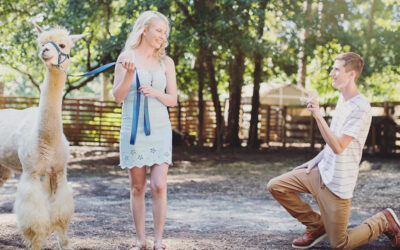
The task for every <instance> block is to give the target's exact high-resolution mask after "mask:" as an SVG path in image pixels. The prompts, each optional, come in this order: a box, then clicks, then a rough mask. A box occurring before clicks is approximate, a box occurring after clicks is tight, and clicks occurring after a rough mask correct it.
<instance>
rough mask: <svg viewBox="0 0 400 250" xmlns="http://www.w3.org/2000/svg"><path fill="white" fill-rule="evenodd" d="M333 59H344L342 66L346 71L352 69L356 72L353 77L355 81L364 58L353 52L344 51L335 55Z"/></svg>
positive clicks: (359, 73)
mask: <svg viewBox="0 0 400 250" xmlns="http://www.w3.org/2000/svg"><path fill="white" fill-rule="evenodd" d="M335 60H342V61H344V67H345V69H346V72H349V71H351V70H354V71H355V72H356V78H355V79H354V81H357V79H358V78H359V77H360V75H361V72H362V70H363V67H364V60H363V59H362V57H361V56H360V55H359V54H357V53H354V52H346V53H343V54H340V55H337V56H336V57H335Z"/></svg>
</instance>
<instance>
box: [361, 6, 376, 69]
mask: <svg viewBox="0 0 400 250" xmlns="http://www.w3.org/2000/svg"><path fill="white" fill-rule="evenodd" d="M376 3H377V1H376V0H372V3H371V9H370V11H369V17H368V28H367V33H366V35H367V37H366V48H365V50H366V51H365V56H364V62H365V63H364V65H367V67H368V65H369V64H368V61H369V55H370V54H371V53H370V50H371V38H372V31H373V26H374V15H375V7H376Z"/></svg>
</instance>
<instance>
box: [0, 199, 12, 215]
mask: <svg viewBox="0 0 400 250" xmlns="http://www.w3.org/2000/svg"><path fill="white" fill-rule="evenodd" d="M13 207H14V203H13V202H6V203H4V204H3V205H2V206H1V207H0V213H2V214H11V213H13Z"/></svg>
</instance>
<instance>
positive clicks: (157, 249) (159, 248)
mask: <svg viewBox="0 0 400 250" xmlns="http://www.w3.org/2000/svg"><path fill="white" fill-rule="evenodd" d="M164 249H167V245H165V244H156V243H154V246H153V250H164Z"/></svg>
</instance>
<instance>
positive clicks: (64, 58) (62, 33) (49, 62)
mask: <svg viewBox="0 0 400 250" xmlns="http://www.w3.org/2000/svg"><path fill="white" fill-rule="evenodd" d="M35 27H36V30H37V31H38V40H37V41H38V44H39V48H40V52H39V58H40V59H41V60H42V61H43V62H44V64H45V66H46V67H47V68H48V69H51V70H63V71H66V70H67V69H68V64H69V53H70V51H71V47H72V45H73V44H74V43H75V42H76V41H78V40H79V39H80V38H82V37H85V36H87V35H88V34H87V33H86V34H82V35H69V33H68V31H67V30H66V29H65V28H62V27H57V28H53V29H50V30H47V31H44V30H43V29H42V28H40V27H39V26H37V25H36V24H35Z"/></svg>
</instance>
